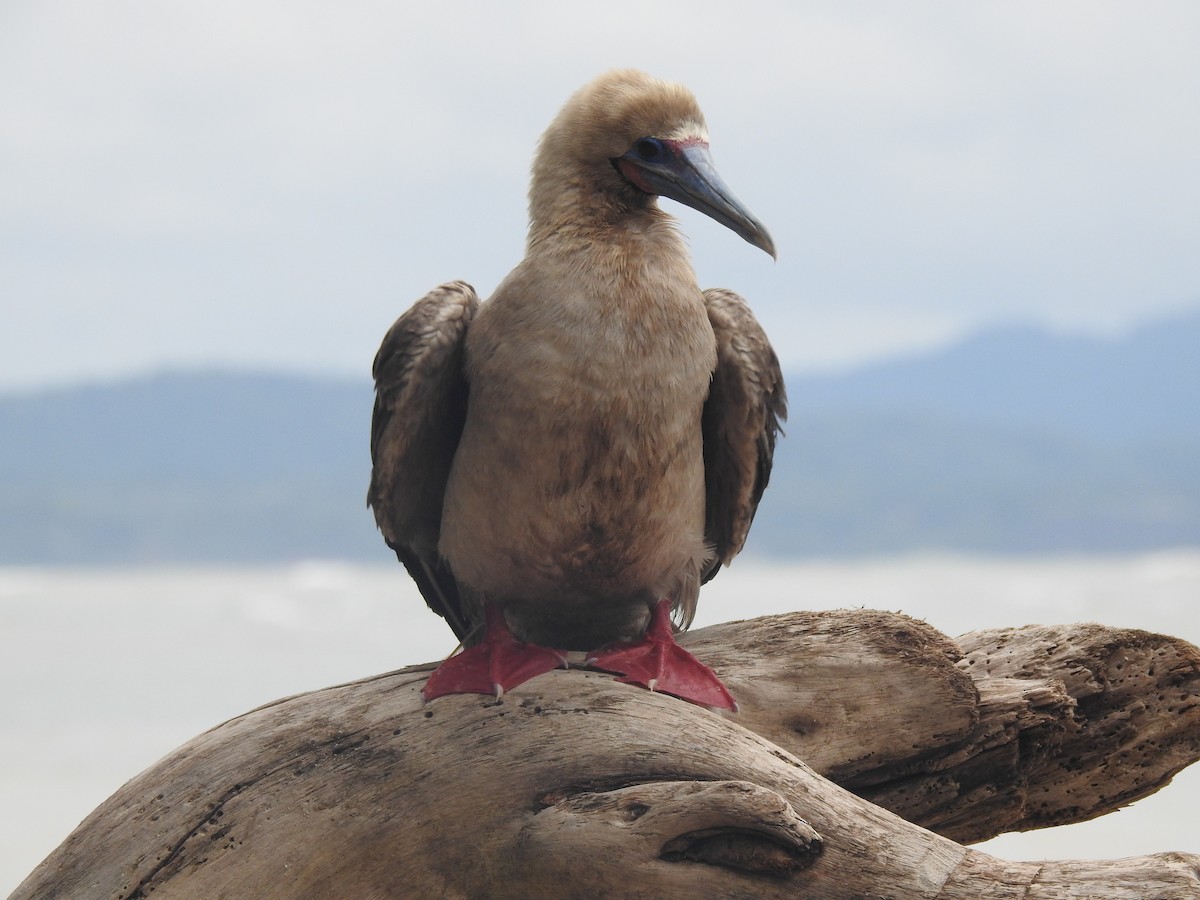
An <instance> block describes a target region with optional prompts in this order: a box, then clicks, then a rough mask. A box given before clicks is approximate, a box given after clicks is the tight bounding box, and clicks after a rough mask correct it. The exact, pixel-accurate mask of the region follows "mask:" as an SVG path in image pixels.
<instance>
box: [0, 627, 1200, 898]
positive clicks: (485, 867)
mask: <svg viewBox="0 0 1200 900" xmlns="http://www.w3.org/2000/svg"><path fill="white" fill-rule="evenodd" d="M688 643H689V647H690V648H691V649H692V650H693V652H695V653H696V654H697V655H698V656H701V658H703V659H705V660H706V661H707V662H709V663H710V664H712V665H713V666H714V667H715V668H717V670H718V671H719V672H720V674H721V675H722V677H723V678H725V680H726V681H727V683H729V684H730V686H731V688H732V689H733V691H734V693H735V694H736V695H737V696H738V697H739V700H741V702H742V706H743V711H742V713H741V714H740V715H739V716H737V717H732V718H727V717H722V716H720V715H717V714H715V713H712V712H710V711H708V710H704V709H700V708H698V707H695V706H691V705H689V704H686V703H683V702H681V701H677V700H674V699H672V698H670V697H664V696H660V695H655V694H651V693H649V692H647V691H644V690H641V689H638V688H634V687H630V686H627V685H622V684H620V683H617V682H615V681H614V680H613V679H612V678H611V677H609V676H607V675H603V674H600V673H594V672H587V671H578V670H576V671H557V672H552V673H549V674H547V675H544V676H541V677H539V678H537V679H534V680H533V681H531V682H529V683H527V684H526V685H525V686H523V687H522V688H520V689H518V690H516V691H513V692H512V693H511V694H509V695H507V696H506V697H505V698H504V699H503V700H501V701H499V702H497V701H495V700H492V699H490V698H486V697H479V696H457V697H447V698H442V699H440V700H437V701H435V702H434V703H432V704H428V705H426V704H423V703H422V701H421V697H420V693H419V691H420V686H421V684H422V682H423V680H424V678H425V676H426V675H427V673H428V667H416V668H412V669H406V670H403V671H401V672H396V673H391V674H388V675H381V676H378V677H375V678H370V679H366V680H363V681H360V682H356V683H353V684H349V685H342V686H339V687H333V688H327V689H325V690H322V691H317V692H314V693H310V694H305V695H301V696H298V697H293V698H288V699H285V700H281V701H278V702H276V703H274V704H271V705H269V706H266V707H263V708H261V709H258V710H254V711H252V712H250V713H247V714H246V715H244V716H240V717H238V718H236V719H233V720H231V721H230V722H227V723H225V724H223V725H221V726H218V727H217V728H214V729H212V730H211V731H208V732H206V733H204V734H202V735H200V736H198V737H197V738H195V739H193V740H192V741H190V742H188V743H187V744H185V745H184V746H183V747H180V748H179V749H178V750H177V751H175V752H174V753H172V754H170V755H169V756H167V757H166V758H164V759H163V760H162V761H160V762H159V763H157V764H156V765H155V766H153V767H151V768H150V769H148V770H147V771H146V772H144V773H142V774H141V775H139V776H137V777H136V778H134V779H133V780H132V781H130V782H129V783H128V784H126V785H125V786H124V787H122V788H121V789H120V790H119V791H118V792H117V793H116V794H115V795H114V796H113V797H112V798H110V799H109V800H108V801H107V802H105V803H104V804H103V805H101V806H100V807H99V808H98V809H97V810H96V811H95V812H94V813H93V814H92V815H91V816H89V817H88V819H86V820H85V821H84V822H83V823H82V824H81V825H80V827H79V828H78V829H76V831H75V832H73V833H72V834H71V835H70V836H69V837H68V838H67V840H66V841H64V843H63V844H62V845H61V846H60V847H59V848H58V849H57V850H56V851H55V852H54V853H53V854H51V855H50V857H48V858H47V859H46V860H45V861H44V862H43V863H42V865H41V866H39V867H38V869H37V870H35V872H34V873H33V874H32V875H31V876H30V878H29V879H27V880H26V882H25V883H24V884H23V885H22V886H21V887H20V888H18V890H17V892H16V893H15V894H14V895H13V897H14V898H16V900H26V898H41V897H51V896H53V897H88V898H91V897H98V898H123V900H128V898H135V897H147V896H150V895H151V894H153V896H154V897H155V898H164V897H166V898H170V897H187V898H216V897H222V896H228V897H244V896H254V897H268V898H269V897H280V898H284V897H287V898H291V897H323V896H328V897H338V896H353V897H366V898H371V897H381V898H382V897H464V898H465V897H538V896H554V897H560V898H570V897H604V896H609V897H663V896H697V897H708V896H711V897H800V896H808V897H825V898H831V900H837V898H843V897H846V898H849V897H862V896H878V897H894V898H917V897H938V898H941V900H955V898H972V900H974V898H992V897H995V898H1008V897H1013V898H1016V897H1036V898H1077V897H1078V898H1082V897H1088V898H1099V900H1103V898H1134V897H1138V898H1144V897H1161V898H1181V897H1192V898H1196V897H1200V874H1198V873H1200V859H1198V858H1196V857H1191V856H1185V855H1182V854H1161V855H1155V856H1148V857H1140V858H1136V859H1126V860H1118V861H1114V862H1082V861H1065V862H1047V863H1010V862H1004V861H1001V860H997V859H994V858H992V857H990V856H987V855H985V854H982V853H979V852H978V851H974V850H971V849H969V848H967V847H964V846H962V845H960V844H957V843H955V842H953V841H951V840H949V839H947V838H945V837H942V836H939V835H937V834H934V833H932V832H931V831H928V830H925V829H923V828H920V827H917V826H916V825H914V824H912V823H911V822H908V821H905V820H904V819H901V818H900V817H898V816H896V815H893V814H892V813H890V812H888V811H886V810H884V809H883V808H881V807H880V806H878V805H876V804H874V803H871V802H868V801H866V800H864V799H861V798H860V797H858V796H855V795H854V794H852V793H850V792H849V791H847V790H845V789H843V788H841V787H839V786H837V785H835V784H834V783H832V782H831V781H829V780H827V779H825V778H823V777H822V776H821V775H819V774H817V773H816V772H815V771H813V769H811V768H810V767H809V766H808V765H806V764H805V763H803V762H801V761H800V760H799V759H798V758H796V756H794V755H793V753H792V752H789V751H794V752H795V753H796V754H798V755H800V756H803V757H805V758H809V759H813V760H816V761H817V762H818V763H819V765H820V766H821V768H822V770H823V771H825V772H828V773H829V774H830V775H832V776H835V777H838V778H841V779H842V780H843V781H844V782H846V783H847V784H850V785H851V786H852V787H853V788H854V790H856V791H859V792H861V793H863V794H868V793H870V791H874V792H875V793H876V795H877V796H879V797H882V798H883V799H884V800H886V801H888V802H889V803H891V804H892V805H893V808H900V809H904V810H907V813H906V814H910V815H911V817H912V818H914V819H917V820H924V821H928V822H930V823H932V824H937V825H939V827H942V826H946V827H944V830H947V831H951V832H969V831H978V832H988V831H990V830H993V829H992V828H991V827H989V826H987V825H986V824H985V823H987V822H989V821H992V820H993V819H994V818H995V817H996V816H997V815H998V813H997V810H1000V811H1001V812H1005V816H1002V817H1001V819H1002V821H1003V823H1004V826H1005V827H1012V826H1013V825H1014V824H1015V825H1017V826H1018V827H1033V826H1035V825H1036V824H1038V823H1040V822H1043V821H1049V820H1053V819H1055V818H1059V817H1062V816H1069V817H1087V814H1090V815H1096V814H1099V812H1102V811H1104V810H1106V809H1111V808H1113V806H1114V804H1117V803H1120V802H1127V801H1122V800H1119V799H1117V798H1118V797H1126V796H1128V792H1129V791H1143V792H1144V791H1147V790H1151V789H1153V786H1155V785H1158V784H1161V783H1163V782H1164V781H1165V780H1166V779H1169V777H1170V774H1171V773H1173V772H1174V771H1176V770H1177V769H1178V768H1180V767H1181V766H1182V765H1186V763H1187V762H1189V761H1192V760H1194V759H1196V758H1197V756H1200V739H1198V732H1200V722H1198V719H1197V711H1196V710H1197V702H1196V701H1197V686H1198V680H1197V671H1198V669H1200V665H1198V661H1200V656H1198V654H1197V651H1196V648H1194V647H1191V646H1190V645H1188V644H1186V643H1184V642H1181V641H1174V640H1172V639H1170V638H1161V637H1157V636H1151V635H1145V634H1144V633H1141V632H1118V631H1112V630H1107V629H1099V628H1098V627H1096V626H1079V627H1076V628H1075V629H1063V630H1060V631H1056V630H1049V631H1047V630H1038V629H1015V630H1011V631H1004V632H991V633H979V634H975V635H970V636H968V637H967V638H965V639H964V641H963V646H964V647H965V648H967V649H968V652H967V654H966V655H965V656H964V655H963V654H962V652H961V651H960V648H959V647H958V646H956V644H955V643H954V642H951V641H949V640H948V639H946V638H945V637H943V636H941V635H939V634H937V633H936V632H935V631H933V630H932V629H930V628H928V626H925V625H923V624H921V623H919V622H914V621H913V620H911V619H907V618H905V617H903V616H893V615H890V614H882V613H870V612H863V611H853V612H840V613H822V614H799V613H798V614H792V615H788V616H779V617H770V618H767V619H759V620H753V621H750V622H745V623H731V624H728V625H723V626H718V627H715V628H712V629H704V630H702V631H698V632H696V633H695V634H694V635H690V636H689V639H688ZM1051 645H1053V648H1052V646H1051ZM1137 672H1140V673H1141V674H1136V673H1137ZM1084 706H1086V709H1083V711H1082V712H1081V707H1084ZM1122 711H1124V712H1122ZM751 728H753V729H755V731H758V732H760V733H757V734H756V733H754V731H751V730H750V729H751ZM1139 735H1141V736H1144V737H1145V738H1146V740H1140V739H1139V737H1138V736H1139ZM768 738H769V739H768ZM1156 746H1161V747H1163V752H1162V753H1161V754H1156V753H1155V752H1154V749H1153V748H1154V747H1156ZM1064 753H1065V754H1066V756H1064V755H1063V754H1064ZM1114 754H1115V755H1114ZM1131 754H1136V761H1137V763H1136V765H1135V766H1133V768H1136V769H1138V770H1139V771H1138V772H1137V773H1135V774H1129V773H1127V772H1126V771H1125V769H1127V768H1129V766H1128V765H1127V760H1130V759H1134V758H1135V757H1134V756H1132V755H1131ZM996 759H1002V760H1003V762H1002V763H999V764H997V763H996V762H995V760H996ZM1056 760H1057V762H1056ZM1084 770H1088V771H1091V772H1092V773H1093V775H1092V777H1091V778H1090V779H1089V777H1088V776H1087V775H1086V774H1085V771H1084ZM1014 771H1015V772H1019V773H1020V774H1021V777H1020V778H1017V779H1016V780H1015V785H1016V786H1015V787H1013V786H1011V785H1005V784H1002V783H1001V779H1002V778H1005V777H1012V773H1013V772H1014ZM968 775H969V776H971V777H972V778H973V779H974V780H969V779H968V778H967V776H968ZM1112 779H1117V780H1119V781H1121V784H1122V785H1123V786H1121V787H1118V788H1116V790H1115V792H1114V790H1113V789H1111V788H1110V786H1109V784H1108V782H1109V781H1110V780H1112ZM1122 779H1123V780H1122ZM1098 780H1104V781H1105V785H1104V786H1103V788H1095V787H1093V788H1092V789H1090V790H1089V787H1088V785H1089V784H1091V783H1093V782H1096V781H1098ZM1055 785H1062V786H1063V791H1065V792H1060V793H1061V798H1060V802H1059V803H1058V804H1057V805H1056V804H1053V803H1052V804H1049V805H1046V804H1045V803H1043V802H1042V801H1041V800H1039V801H1038V802H1036V803H1034V802H1031V801H1030V799H1029V797H1030V794H1031V792H1036V793H1037V795H1038V796H1039V797H1041V796H1042V795H1044V794H1045V793H1046V789H1047V787H1048V786H1050V787H1053V786H1055ZM997 793H999V794H1006V795H1007V796H1008V799H1006V800H1005V801H1003V802H1001V803H998V804H997V803H992V802H991V798H992V797H993V796H994V795H996V794H997ZM972 810H979V811H980V813H979V816H978V817H977V818H973V817H972ZM947 822H948V823H949V825H948V826H947V825H946V823H947Z"/></svg>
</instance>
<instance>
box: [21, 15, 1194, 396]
mask: <svg viewBox="0 0 1200 900" xmlns="http://www.w3.org/2000/svg"><path fill="white" fill-rule="evenodd" d="M1197 46H1200V5H1198V4H1196V3H1194V2H1191V0H1181V2H1167V0H1148V2H1144V3H1138V4H1131V3H1123V2H1106V0H1085V2H1062V0H1060V2H1055V3H1045V2H1019V0H1018V2H1003V3H1001V2H994V3H991V2H979V3H971V4H960V3H950V2H922V0H917V2H906V3H903V4H887V3H863V2H844V0H839V2H828V3H826V2H780V3H771V2H743V3H739V4H728V3H715V2H704V0H688V2H657V3H653V4H650V3H646V2H644V0H642V2H636V3H631V2H625V0H610V2H607V3H605V4H568V3H563V2H561V0H554V2H524V3H508V4H500V3H457V2H453V0H449V2H439V3H436V4H435V3H420V4H415V3H405V2H371V0H343V2H339V3H336V4H334V3H316V2H297V0H177V2H168V3H157V2H150V0H142V2H132V0H108V2H104V3H95V2H83V0H77V2H72V0H3V2H0V391H5V392H11V391H21V390H27V389H31V388H38V387H42V386H47V385H55V384H64V383H76V382H82V381H88V380H95V379H113V378H120V377H125V376H128V375H132V374H138V373H142V372H146V371H151V370H156V369H160V368H168V367H169V368H181V367H194V366H201V365H220V366H237V367H250V368H265V369H282V370H289V371H307V372H317V373H327V374H336V375H349V376H358V377H362V378H364V379H365V378H366V377H368V375H369V371H370V364H371V359H372V357H373V355H374V352H375V349H376V347H377V346H378V343H379V340H380V339H381V337H382V335H383V334H384V332H385V331H386V329H387V327H388V326H389V325H390V324H391V322H392V321H393V320H394V319H395V317H396V316H397V315H399V314H400V313H401V312H403V311H404V309H406V308H407V307H408V306H409V305H410V304H411V303H412V302H413V301H414V300H416V299H417V298H419V297H420V296H421V295H423V294H424V293H425V292H426V291H428V290H429V289H431V288H432V287H434V286H435V285H437V284H439V283H440V282H443V281H447V280H450V279H455V278H463V279H466V280H468V281H470V282H471V283H472V284H474V285H475V286H476V288H477V289H478V290H479V291H480V292H481V293H482V294H485V295H486V294H487V293H489V292H490V291H491V290H492V289H493V288H494V287H495V285H496V284H497V283H498V282H499V280H500V279H501V278H502V277H503V276H504V274H505V273H506V272H507V271H508V269H509V268H511V267H512V266H513V265H514V264H515V263H516V262H517V261H518V260H519V258H520V256H521V253H522V249H523V241H524V230H525V189H526V179H527V173H528V168H529V162H530V159H531V156H532V153H533V150H534V147H535V145H536V141H537V138H538V136H539V134H540V133H541V131H542V129H543V128H544V127H545V126H546V124H547V123H548V122H549V121H550V119H551V118H552V117H553V116H554V114H555V113H556V112H557V110H558V109H559V108H560V107H561V105H562V104H563V102H564V101H565V100H566V98H567V97H568V96H569V95H570V94H571V93H572V92H573V91H574V90H575V89H576V88H578V87H579V86H581V85H582V84H584V83H585V82H587V81H588V80H590V79H591V78H592V77H594V76H595V75H597V74H599V73H600V72H603V71H605V70H606V69H609V68H613V67H617V66H636V67H639V68H642V69H645V70H646V71H649V72H651V73H652V74H654V75H657V76H659V77H663V78H667V79H670V80H675V81H680V82H682V83H684V84H686V85H688V86H689V87H690V88H692V90H693V91H694V92H695V93H696V95H697V96H698V98H699V100H700V103H701V105H702V107H703V108H704V110H705V114H706V116H707V119H708V125H709V131H710V133H711V136H712V150H713V155H714V157H715V159H716V162H717V165H718V168H719V169H720V170H721V172H722V175H723V176H724V178H725V180H726V181H727V182H728V183H729V184H730V186H731V187H732V188H733V190H734V191H735V192H736V193H737V195H738V196H739V197H740V198H741V199H742V200H743V201H745V203H746V204H747V205H748V206H749V207H750V208H751V209H752V210H753V211H754V212H755V213H756V215H757V216H758V217H759V218H760V219H761V220H762V221H763V222H765V223H766V224H767V226H768V227H769V228H770V230H771V232H772V234H773V236H774V238H775V243H776V246H777V247H778V249H779V261H778V262H777V263H775V262H772V261H771V260H770V259H769V258H768V257H767V256H766V255H765V254H763V253H761V252H760V251H758V250H756V249H754V248H753V247H751V246H750V245H748V244H745V243H743V242H742V241H741V240H740V239H739V238H737V237H736V236H735V235H733V234H732V233H731V232H728V231H726V230H725V229H723V228H721V226H719V225H717V224H716V223H714V222H712V221H710V220H707V219H705V218H703V217H702V216H700V215H699V214H696V213H693V212H692V211H690V210H681V209H680V207H678V206H677V205H676V204H673V203H671V202H669V201H664V206H665V207H667V208H670V209H671V210H672V211H678V212H679V218H680V219H681V220H682V223H683V228H684V230H685V232H686V233H687V234H688V236H689V240H690V244H691V247H692V250H693V254H694V257H695V263H696V268H697V271H698V273H699V275H700V279H701V283H702V284H703V285H704V286H723V287H730V288H734V289H735V290H738V291H739V292H740V293H742V294H744V295H745V296H746V297H747V298H748V299H749V301H750V302H751V304H752V306H753V307H754V309H755V310H756V312H757V314H758V316H759V318H760V320H761V321H762V322H763V324H764V326H765V327H766V328H767V331H768V333H769V334H770V336H771V338H772V340H773V342H774V344H775V346H776V348H777V350H778V351H779V354H780V356H781V357H782V359H783V361H784V363H785V365H786V366H787V367H788V368H790V369H791V370H793V371H795V370H804V369H808V370H820V369H830V368H839V367H848V366H852V365H855V364H858V363H861V362H863V361H865V360H870V359H874V358H877V357H880V356H888V355H894V354H898V353H911V352H917V351H919V350H921V349H924V348H929V347H932V346H936V345H938V344H940V343H943V342H946V341H948V340H951V339H953V338H955V337H957V336H960V335H962V334H964V333H967V332H969V331H973V330H975V329H978V328H980V327H985V326H987V325H989V324H994V323H999V322H1006V323H1007V322H1012V321H1017V320H1019V321H1032V322H1038V323H1045V324H1048V325H1050V326H1053V327H1054V328H1056V329H1060V330H1070V331H1085V332H1087V331H1091V332H1096V331H1100V332H1113V331H1114V330H1120V329H1122V328H1126V327H1129V326H1130V325H1131V324H1135V323H1138V322H1141V321H1145V320H1147V319H1153V318H1156V317H1160V316H1163V315H1167V314H1170V313H1172V312H1175V311H1179V310H1183V309H1188V308H1194V307H1195V306H1197V305H1200V252H1198V250H1197V245H1198V243H1200V174H1198V172H1200V114H1198V111H1200V54H1198V53H1196V47H1197Z"/></svg>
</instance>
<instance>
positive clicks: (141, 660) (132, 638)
mask: <svg viewBox="0 0 1200 900" xmlns="http://www.w3.org/2000/svg"><path fill="white" fill-rule="evenodd" d="M844 607H868V608H876V609H887V610H895V611H901V612H905V613H907V614H909V615H912V616H915V617H917V618H920V619H924V620H926V621H928V622H929V623H930V624H931V625H933V626H935V627H937V628H938V629H940V630H941V631H943V632H945V633H947V634H950V635H955V634H961V633H963V632H967V631H972V630H976V629H979V628H987V627H995V626H1004V625H1024V624H1030V623H1035V622H1037V623H1061V622H1081V621H1095V622H1101V623H1104V624H1108V625H1117V626H1127V627H1135V628H1143V629H1147V630H1151V631H1160V632H1165V633H1169V634H1174V635H1177V636H1180V637H1184V638H1186V639H1188V640H1190V641H1192V642H1194V643H1200V551H1178V552H1163V553H1156V554H1149V555H1139V556H1131V557H1120V558H1107V557H1106V558H1069V559H1062V558H1053V559H1015V560H1013V559H1005V560H996V559H974V558H961V557H912V558H901V559H883V560H873V561H860V562H836V563H833V562H831V563H820V562H806V563H798V564H769V563H765V562H760V561H756V560H747V559H740V560H739V561H738V562H736V563H735V564H734V566H733V568H732V569H730V570H729V571H727V572H724V573H722V575H721V576H720V577H719V578H717V579H716V580H715V581H713V582H712V583H711V584H710V585H709V586H707V587H706V588H705V590H704V592H703V593H702V595H701V599H700V611H699V614H698V615H697V617H696V626H697V627H699V626H703V625H708V624H713V623H715V622H721V621H725V620H728V619H738V618H747V617H750V616H757V615H766V614H769V613H778V612H785V611H788V610H794V609H835V608H844ZM453 644H454V641H453V639H452V637H451V635H450V631H449V629H448V628H446V626H445V625H444V624H443V623H442V621H441V619H439V618H438V617H436V616H435V615H433V614H432V613H430V612H429V611H428V610H427V609H426V608H425V605H424V603H423V601H422V600H421V598H420V596H419V594H418V593H417V592H416V589H415V588H414V587H413V586H412V584H411V583H410V582H409V581H408V579H407V576H405V574H404V572H403V570H402V569H401V568H400V567H399V566H394V567H371V566H355V565H345V564H339V563H330V562H312V563H304V564H298V565H294V566H288V567H278V568H237V569H226V568H222V569H165V570H148V569H115V570H114V569H87V570H84V569H24V568H0V684H2V685H3V687H2V688H0V809H3V810H4V812H5V815H4V816H3V817H0V896H6V895H7V894H8V892H10V891H11V890H13V889H14V888H15V887H16V886H17V884H19V883H20V881H21V880H22V879H23V878H24V877H25V876H26V875H27V874H28V873H29V872H30V871H31V870H32V869H33V867H34V866H35V865H37V863H38V862H39V861H40V860H41V859H42V858H44V857H45V856H46V855H47V854H48V853H49V852H50V851H51V850H53V849H54V847H55V846H57V845H58V843H59V842H60V841H62V840H63V838H65V837H66V836H67V834H68V833H69V832H70V831H71V830H72V829H73V828H74V827H75V826H76V825H77V824H78V823H79V822H80V820H81V819H83V817H84V816H86V815H87V814H88V813H89V812H90V811H91V810H92V809H93V808H94V807H95V806H97V805H98V804H99V803H101V802H102V801H103V800H104V799H105V798H107V797H108V796H109V795H110V794H111V793H112V792H113V791H115V790H116V789H117V788H118V787H120V786H121V784H122V783H124V782H125V781H126V780H128V779H129V778H131V777H132V776H134V775H136V774H137V773H138V772H139V771H141V770H142V769H144V768H146V767H147V766H149V765H150V764H152V763H153V762H155V761H156V760H157V759H159V758H160V757H161V756H163V755H164V754H165V753H167V752H168V751H170V750H171V749H173V748H174V747H176V746H178V745H179V744H181V743H183V742H184V741H186V740H188V739H189V738H191V737H193V736H194V735H196V734H198V733H199V732H201V731H203V730H205V729H207V728H209V727H211V726H213V725H215V724H217V723H219V722H222V721H224V720H225V719H228V718H230V717H232V716H235V715H237V714H239V713H242V712H245V711H246V710H248V709H250V708H252V707H255V706H258V705H260V704H262V703H265V702H268V701H270V700H274V699H276V698H279V697H283V696H286V695H290V694H296V693H299V692H302V691H307V690H312V689H316V688H321V687H326V686H328V685H332V684H336V683H340V682H344V681H350V680H353V679H356V678H360V677H364V676H368V675H373V674H377V673H380V672H385V671H390V670H392V669H396V668H400V667H401V666H405V665H409V664H412V663H418V662H426V661H429V660H435V659H439V658H441V657H443V656H445V655H446V654H447V653H449V652H450V651H451V650H452V649H453ZM1197 809H1200V766H1197V767H1194V770H1185V771H1184V772H1183V773H1182V774H1181V775H1180V776H1178V777H1177V778H1176V780H1175V782H1174V783H1173V784H1171V785H1169V786H1168V787H1167V788H1166V789H1164V790H1163V791H1161V792H1159V793H1158V794H1156V795H1154V796H1152V797H1149V798H1147V799H1145V800H1142V801H1140V802H1139V803H1136V804H1134V805H1133V806H1131V807H1129V808H1127V809H1125V810H1121V811H1120V812H1118V813H1115V814H1112V815H1109V816H1105V817H1103V818H1101V819H1097V820H1094V821H1092V822H1086V823H1082V824H1080V825H1071V826H1066V827H1061V828H1055V829H1047V830H1043V831H1038V832H1028V833H1025V834H1019V835H1004V836H1002V837H1000V838H997V839H996V840H994V841H990V842H988V843H987V844H983V845H980V846H981V847H982V848H983V849H985V850H987V851H988V852H991V853H994V854H995V855H998V856H1003V857H1008V858H1013V859H1047V858H1066V857H1080V858H1085V857H1086V858H1105V857H1118V856H1130V855H1135V854H1141V853H1150V852H1156V851H1163V850H1183V851H1187V852H1191V853H1200V827H1198V826H1197V815H1196V810H1197Z"/></svg>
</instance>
